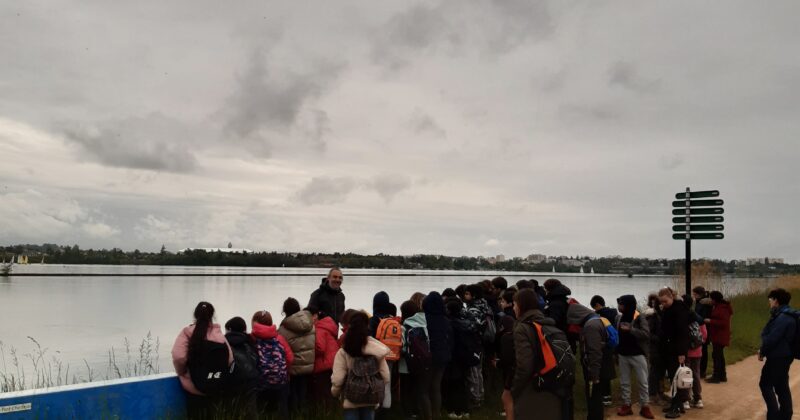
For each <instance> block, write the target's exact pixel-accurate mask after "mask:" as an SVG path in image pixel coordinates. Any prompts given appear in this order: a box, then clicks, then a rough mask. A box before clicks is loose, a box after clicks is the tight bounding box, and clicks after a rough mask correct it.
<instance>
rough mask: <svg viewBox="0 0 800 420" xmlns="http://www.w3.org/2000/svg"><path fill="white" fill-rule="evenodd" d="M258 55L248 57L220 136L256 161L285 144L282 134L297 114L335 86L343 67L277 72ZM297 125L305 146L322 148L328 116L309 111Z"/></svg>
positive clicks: (320, 65) (293, 124) (317, 65)
mask: <svg viewBox="0 0 800 420" xmlns="http://www.w3.org/2000/svg"><path fill="white" fill-rule="evenodd" d="M270 64H271V63H270V61H269V60H268V57H267V55H266V54H264V53H263V52H262V51H256V52H254V53H253V54H251V55H250V59H249V61H248V65H247V68H246V69H245V71H244V73H243V74H242V75H241V76H240V77H239V78H238V80H237V85H236V89H235V91H234V92H233V94H232V95H231V97H230V98H229V100H228V102H227V104H226V105H225V108H224V109H223V110H221V114H222V115H224V119H225V123H224V131H225V133H227V134H228V135H231V136H233V137H234V138H235V140H236V141H238V142H240V143H241V144H244V145H245V146H246V147H247V148H248V149H249V150H250V151H252V152H255V153H257V154H258V155H260V156H264V157H267V156H270V155H271V153H272V150H273V147H274V144H273V143H275V142H278V141H288V140H289V139H288V138H287V134H289V132H290V131H291V129H293V128H296V125H297V124H298V121H300V116H301V113H302V112H303V110H304V108H305V107H306V106H309V105H310V104H311V103H312V102H313V100H314V99H316V98H318V97H319V96H320V95H321V94H322V93H323V92H324V91H325V89H326V88H328V87H329V85H330V83H331V82H332V81H333V80H335V78H336V76H337V75H338V73H339V72H340V71H341V68H342V66H341V65H336V64H332V63H329V62H323V61H320V62H316V63H313V64H314V65H312V66H309V68H310V69H311V70H310V71H309V70H304V71H303V72H301V73H297V72H293V71H291V70H284V71H278V70H277V66H270ZM310 113H311V117H310V118H307V119H306V120H304V121H302V122H303V123H304V125H303V127H300V129H301V130H303V131H305V132H306V134H307V138H306V140H308V141H309V142H310V143H312V144H313V145H314V146H316V147H318V148H319V147H321V145H323V144H324V141H325V140H324V134H325V133H326V132H327V131H328V130H329V125H328V123H329V121H328V116H327V114H326V113H325V112H324V111H321V110H319V109H314V110H311V111H310Z"/></svg>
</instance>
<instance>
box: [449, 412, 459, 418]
mask: <svg viewBox="0 0 800 420" xmlns="http://www.w3.org/2000/svg"><path fill="white" fill-rule="evenodd" d="M447 418H449V419H460V418H461V414H456V413H450V414H448V415H447Z"/></svg>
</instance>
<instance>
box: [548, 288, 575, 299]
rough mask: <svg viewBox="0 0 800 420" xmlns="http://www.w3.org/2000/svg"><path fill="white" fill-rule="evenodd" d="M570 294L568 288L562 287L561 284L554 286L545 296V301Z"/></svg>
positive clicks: (570, 291)
mask: <svg viewBox="0 0 800 420" xmlns="http://www.w3.org/2000/svg"><path fill="white" fill-rule="evenodd" d="M571 294H572V290H569V287H567V286H564V285H563V284H559V285H556V287H554V288H553V290H552V291H551V292H549V293H548V294H547V297H546V299H547V300H550V299H553V298H557V297H564V298H565V297H567V296H569V295H571Z"/></svg>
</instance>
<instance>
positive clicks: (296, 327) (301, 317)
mask: <svg viewBox="0 0 800 420" xmlns="http://www.w3.org/2000/svg"><path fill="white" fill-rule="evenodd" d="M281 327H283V328H286V329H287V330H289V331H291V332H293V333H295V334H297V335H305V334H308V333H309V332H311V330H312V329H313V328H314V320H313V319H311V314H310V313H309V312H307V311H300V312H297V313H295V314H292V315H289V316H288V317H286V319H284V320H283V322H281Z"/></svg>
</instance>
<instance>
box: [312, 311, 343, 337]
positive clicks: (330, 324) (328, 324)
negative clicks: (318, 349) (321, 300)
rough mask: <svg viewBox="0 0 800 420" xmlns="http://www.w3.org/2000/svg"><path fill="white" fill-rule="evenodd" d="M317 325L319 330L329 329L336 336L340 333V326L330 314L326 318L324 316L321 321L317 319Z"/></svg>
mask: <svg viewBox="0 0 800 420" xmlns="http://www.w3.org/2000/svg"><path fill="white" fill-rule="evenodd" d="M315 327H317V331H319V330H323V331H327V332H329V333H330V334H331V335H332V336H334V337H336V336H337V335H339V327H338V326H337V325H336V322H334V321H333V318H331V317H329V316H326V317H325V318H322V319H320V320H319V321H317V323H316V325H315Z"/></svg>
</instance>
